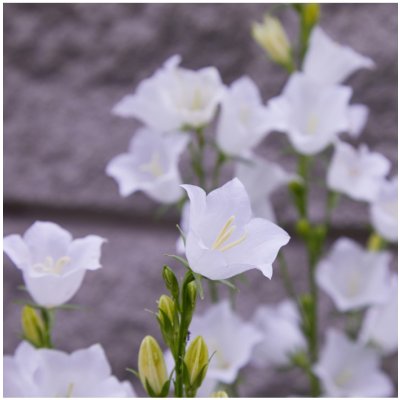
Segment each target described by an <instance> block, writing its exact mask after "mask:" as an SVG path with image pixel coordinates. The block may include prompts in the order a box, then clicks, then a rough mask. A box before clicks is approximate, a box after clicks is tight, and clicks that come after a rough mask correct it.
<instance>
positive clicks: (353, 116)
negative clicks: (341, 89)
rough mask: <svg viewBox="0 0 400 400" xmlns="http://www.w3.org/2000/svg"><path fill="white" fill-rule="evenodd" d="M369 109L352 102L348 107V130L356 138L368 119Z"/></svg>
mask: <svg viewBox="0 0 400 400" xmlns="http://www.w3.org/2000/svg"><path fill="white" fill-rule="evenodd" d="M368 114H369V109H368V107H367V106H364V105H363V104H352V105H351V106H350V107H349V131H348V134H349V135H350V136H351V137H353V138H358V137H359V136H360V134H361V132H362V131H363V129H364V128H365V125H366V124H367V120H368Z"/></svg>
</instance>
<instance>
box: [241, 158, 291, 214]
mask: <svg viewBox="0 0 400 400" xmlns="http://www.w3.org/2000/svg"><path fill="white" fill-rule="evenodd" d="M235 175H236V176H237V178H239V180H240V181H241V182H242V183H243V185H244V187H245V189H246V191H247V193H248V195H249V197H250V202H251V209H252V211H253V214H254V216H256V217H260V218H266V219H269V220H271V221H275V213H274V209H273V206H272V203H271V200H270V196H271V195H272V193H273V192H274V191H275V190H277V189H278V188H279V187H280V186H283V185H285V184H288V183H289V182H291V181H294V180H297V179H298V177H297V176H296V175H294V174H290V173H288V172H286V171H285V170H284V169H283V168H282V167H281V166H280V165H279V164H276V163H273V162H271V161H268V160H265V159H263V158H260V157H257V156H255V155H252V156H251V158H249V162H238V163H236V168H235Z"/></svg>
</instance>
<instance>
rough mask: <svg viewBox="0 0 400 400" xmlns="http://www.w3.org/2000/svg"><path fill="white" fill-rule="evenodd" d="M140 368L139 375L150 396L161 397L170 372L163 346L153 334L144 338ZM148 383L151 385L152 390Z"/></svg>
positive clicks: (140, 354) (139, 361)
mask: <svg viewBox="0 0 400 400" xmlns="http://www.w3.org/2000/svg"><path fill="white" fill-rule="evenodd" d="M138 368H139V377H140V380H141V382H142V385H143V387H144V388H145V390H146V391H147V392H148V394H149V395H150V396H152V395H156V396H158V397H159V396H160V394H161V391H162V388H163V386H164V385H165V383H166V382H167V381H168V374H167V368H166V366H165V360H164V356H163V353H162V351H161V348H160V346H159V345H158V343H157V341H156V340H155V339H154V338H153V337H152V336H146V337H145V338H144V339H143V340H142V343H141V345H140V349H139V357H138ZM146 382H147V383H146ZM147 385H149V386H150V390H149V388H148V386H147ZM150 391H152V392H153V394H152V393H150Z"/></svg>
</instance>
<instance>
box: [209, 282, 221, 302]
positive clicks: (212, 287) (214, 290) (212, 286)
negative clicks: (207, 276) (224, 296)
mask: <svg viewBox="0 0 400 400" xmlns="http://www.w3.org/2000/svg"><path fill="white" fill-rule="evenodd" d="M208 289H209V291H210V297H211V302H212V303H218V300H219V295H218V287H217V284H216V282H214V281H212V280H209V281H208Z"/></svg>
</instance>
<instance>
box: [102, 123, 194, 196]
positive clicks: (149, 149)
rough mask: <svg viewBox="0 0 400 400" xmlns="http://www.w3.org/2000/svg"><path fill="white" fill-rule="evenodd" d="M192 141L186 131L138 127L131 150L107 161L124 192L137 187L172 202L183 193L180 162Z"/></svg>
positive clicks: (127, 194) (110, 172) (109, 168)
mask: <svg viewBox="0 0 400 400" xmlns="http://www.w3.org/2000/svg"><path fill="white" fill-rule="evenodd" d="M188 142H189V137H188V135H187V134H185V133H183V132H174V133H167V134H164V135H163V134H161V133H159V132H155V131H153V130H151V129H148V128H142V129H139V130H138V131H137V133H136V134H135V136H134V137H133V138H132V140H131V143H130V145H129V151H128V153H124V154H120V155H118V156H116V157H114V158H113V159H112V160H111V161H110V162H109V163H108V165H107V168H106V172H107V175H109V176H111V177H113V178H114V179H115V180H116V181H117V183H118V185H119V192H120V194H121V196H124V197H125V196H129V195H130V194H132V193H135V192H136V191H138V190H141V191H143V192H144V193H146V194H147V195H148V196H149V197H151V198H152V199H154V200H156V201H159V202H161V203H173V202H175V201H177V200H179V198H180V197H181V196H182V195H183V193H184V192H183V191H182V189H181V188H180V186H179V185H180V184H181V183H182V181H181V177H180V173H179V169H178V163H179V158H180V155H181V154H182V152H183V151H184V150H185V148H186V146H187V144H188Z"/></svg>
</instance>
